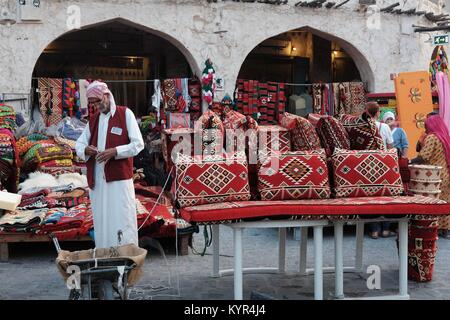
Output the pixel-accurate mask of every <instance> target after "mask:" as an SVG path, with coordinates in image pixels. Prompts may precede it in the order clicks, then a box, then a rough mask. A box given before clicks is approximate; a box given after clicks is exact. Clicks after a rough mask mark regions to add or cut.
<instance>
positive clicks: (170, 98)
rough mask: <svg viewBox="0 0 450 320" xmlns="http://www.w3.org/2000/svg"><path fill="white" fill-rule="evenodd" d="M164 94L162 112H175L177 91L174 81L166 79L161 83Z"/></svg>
mask: <svg viewBox="0 0 450 320" xmlns="http://www.w3.org/2000/svg"><path fill="white" fill-rule="evenodd" d="M163 93H164V111H166V112H177V111H178V109H177V103H178V101H177V89H176V80H175V79H166V80H164V81H163Z"/></svg>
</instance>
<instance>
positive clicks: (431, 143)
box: [419, 134, 450, 229]
mask: <svg viewBox="0 0 450 320" xmlns="http://www.w3.org/2000/svg"><path fill="white" fill-rule="evenodd" d="M419 156H420V157H422V159H424V160H425V164H428V165H433V166H440V167H442V170H441V179H442V183H441V195H440V197H439V198H440V199H441V200H444V201H447V202H450V179H449V172H448V165H447V159H446V157H445V150H444V146H443V145H442V142H441V140H439V138H438V137H437V136H436V135H434V134H429V135H427V136H426V138H425V141H424V143H423V147H422V150H421V151H420V153H419ZM449 160H450V159H449ZM439 229H450V216H444V217H442V218H440V219H439Z"/></svg>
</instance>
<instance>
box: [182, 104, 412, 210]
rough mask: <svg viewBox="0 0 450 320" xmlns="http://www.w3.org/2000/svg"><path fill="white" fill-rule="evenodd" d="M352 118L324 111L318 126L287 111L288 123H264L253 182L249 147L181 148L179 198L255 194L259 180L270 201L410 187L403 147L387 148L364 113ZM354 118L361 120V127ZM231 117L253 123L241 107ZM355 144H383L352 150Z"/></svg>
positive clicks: (240, 124) (229, 124) (191, 200)
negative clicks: (229, 150) (203, 152)
mask: <svg viewBox="0 0 450 320" xmlns="http://www.w3.org/2000/svg"><path fill="white" fill-rule="evenodd" d="M345 121H346V124H347V127H348V128H349V129H347V128H345V127H344V125H343V124H342V123H341V122H340V121H339V120H338V119H335V118H333V117H329V116H321V117H320V118H318V119H317V124H316V126H315V127H314V126H313V124H311V123H310V122H309V121H308V120H306V119H304V118H302V117H299V116H296V115H292V114H288V113H285V114H284V115H283V116H281V118H280V121H279V123H280V126H273V125H271V126H259V128H258V138H259V141H258V153H259V156H258V165H257V166H256V172H255V179H252V178H251V171H252V170H250V185H249V169H248V168H249V167H250V168H252V167H251V163H250V164H248V162H247V161H248V159H247V158H246V155H245V153H243V152H237V153H234V154H222V155H218V154H216V155H213V156H203V157H201V156H195V157H192V156H186V155H179V158H178V159H179V163H177V165H176V181H177V190H176V198H177V203H178V205H179V206H180V207H189V206H196V205H201V204H208V203H218V202H236V201H247V200H249V199H250V187H251V186H252V184H255V185H256V192H257V199H261V200H265V201H276V200H296V199H326V198H330V197H338V198H339V197H373V196H397V195H401V194H403V193H404V188H403V184H402V181H401V178H400V170H399V165H398V156H397V153H396V151H395V149H392V150H388V151H385V150H383V148H382V146H381V145H379V144H378V135H377V131H376V130H375V131H373V130H372V123H371V122H368V121H366V120H365V119H364V118H357V117H354V118H350V117H345ZM352 121H353V122H354V123H355V124H356V125H355V126H353V127H352V126H351V125H350V123H352ZM361 121H365V125H366V127H364V126H363V125H362V122H361ZM224 123H225V127H226V128H229V129H236V128H237V129H239V128H244V125H245V122H244V118H243V117H240V116H239V114H237V115H236V114H231V115H230V118H228V119H226V120H225V121H224ZM355 127H356V129H355ZM362 128H365V129H362ZM367 128H368V129H367ZM361 132H365V133H367V132H369V133H372V136H370V138H367V136H369V135H368V134H366V135H363V134H362V133H361ZM350 133H352V134H353V135H351V137H352V138H350ZM360 133H361V137H359V136H358V135H357V134H360ZM364 137H366V139H363V138H364ZM352 139H353V140H352ZM352 141H353V142H352ZM352 146H358V147H360V148H362V147H363V146H366V148H367V149H369V148H375V147H377V146H379V148H378V149H377V150H376V151H375V150H350V149H353V148H352Z"/></svg>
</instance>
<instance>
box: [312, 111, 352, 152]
mask: <svg viewBox="0 0 450 320" xmlns="http://www.w3.org/2000/svg"><path fill="white" fill-rule="evenodd" d="M316 130H317V134H318V135H319V138H320V142H321V143H322V147H323V148H324V149H325V151H326V153H327V155H328V156H331V155H332V154H333V151H334V149H335V148H339V149H350V140H349V138H348V134H347V131H345V129H344V127H343V126H342V124H341V123H340V122H339V121H338V120H336V119H335V118H333V117H330V116H323V117H321V118H320V119H319V121H318V122H317V126H316Z"/></svg>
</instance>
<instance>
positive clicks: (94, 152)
mask: <svg viewBox="0 0 450 320" xmlns="http://www.w3.org/2000/svg"><path fill="white" fill-rule="evenodd" d="M97 153H98V150H97V148H96V147H94V146H88V147H86V149H84V154H85V155H87V156H90V157H91V156H96V155H97Z"/></svg>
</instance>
